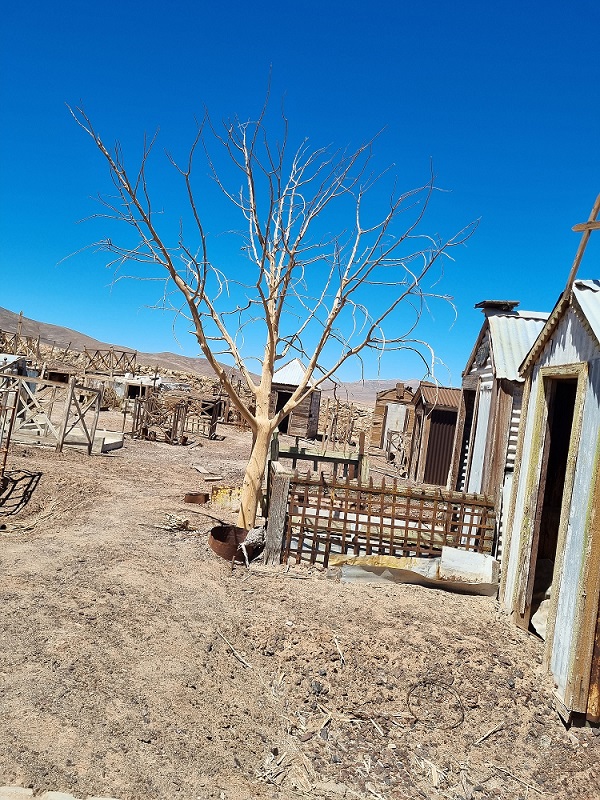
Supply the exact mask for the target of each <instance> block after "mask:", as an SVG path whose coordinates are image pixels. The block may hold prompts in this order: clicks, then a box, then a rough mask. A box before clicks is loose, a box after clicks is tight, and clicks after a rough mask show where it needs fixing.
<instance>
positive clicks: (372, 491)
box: [271, 474, 495, 566]
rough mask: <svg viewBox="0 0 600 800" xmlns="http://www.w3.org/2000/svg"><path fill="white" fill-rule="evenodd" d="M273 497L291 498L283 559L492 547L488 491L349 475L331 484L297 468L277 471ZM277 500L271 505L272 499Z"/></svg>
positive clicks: (312, 560) (481, 550)
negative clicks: (283, 472) (469, 491)
mask: <svg viewBox="0 0 600 800" xmlns="http://www.w3.org/2000/svg"><path fill="white" fill-rule="evenodd" d="M277 480H278V481H280V482H281V481H282V480H283V481H285V483H286V484H287V487H288V488H287V492H285V491H284V492H283V493H282V491H281V488H280V487H279V488H277V487H275V482H274V484H273V489H274V491H272V496H278V497H280V498H283V496H285V501H286V514H285V518H284V517H283V514H281V513H280V512H278V510H277V509H276V508H273V507H272V508H271V512H272V513H273V514H274V518H278V517H279V518H280V519H281V521H282V529H283V535H282V547H281V557H282V559H283V560H284V561H286V560H287V559H288V558H289V557H290V556H292V557H293V558H295V560H296V562H300V561H308V562H309V563H311V564H314V563H320V564H322V565H324V566H327V564H328V562H329V556H330V555H331V554H334V553H335V554H347V555H353V556H360V555H389V556H418V557H419V556H420V557H434V556H439V555H440V554H441V550H442V547H443V546H450V547H458V548H461V549H464V550H471V551H475V552H478V553H491V551H492V546H493V542H494V521H495V512H494V502H493V499H492V498H490V497H487V496H484V495H475V494H466V493H463V492H452V491H447V490H444V489H437V488H435V489H434V488H426V487H422V486H419V487H415V486H412V487H411V486H405V485H399V484H398V482H397V481H396V480H394V481H393V482H386V480H385V478H384V479H383V480H382V481H381V484H379V485H375V484H374V483H373V481H372V479H371V480H370V481H369V482H368V484H362V485H361V484H360V483H359V482H357V481H351V480H350V479H347V480H346V481H341V482H335V483H333V482H327V481H326V480H323V478H322V477H321V478H318V477H314V476H311V475H305V476H301V475H298V474H293V475H291V476H290V475H287V476H283V475H281V474H279V475H277V476H275V481H277ZM272 505H273V504H272Z"/></svg>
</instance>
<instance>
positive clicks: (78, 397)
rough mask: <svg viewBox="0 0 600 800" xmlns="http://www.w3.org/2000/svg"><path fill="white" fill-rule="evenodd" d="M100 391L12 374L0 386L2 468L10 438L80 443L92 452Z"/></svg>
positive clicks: (27, 441) (55, 443)
mask: <svg viewBox="0 0 600 800" xmlns="http://www.w3.org/2000/svg"><path fill="white" fill-rule="evenodd" d="M101 400H102V390H101V389H93V388H90V387H89V386H82V385H80V384H78V383H77V382H76V379H75V377H72V378H71V379H70V380H69V382H68V383H67V384H64V383H56V382H54V381H49V380H46V379H44V378H33V377H24V376H17V375H13V376H10V377H7V378H5V379H4V381H3V382H2V384H1V385H0V440H1V442H2V444H1V446H0V451H1V455H2V461H1V463H2V467H3V468H4V465H5V463H6V454H7V452H8V447H9V444H10V441H11V440H12V441H15V442H19V443H21V444H41V445H47V446H54V447H55V448H56V450H57V451H58V452H61V451H62V449H63V447H64V445H66V444H68V445H77V446H83V447H85V448H86V449H87V451H88V454H89V453H91V452H92V447H93V444H94V436H95V434H96V427H97V425H98V417H99V414H100V404H101Z"/></svg>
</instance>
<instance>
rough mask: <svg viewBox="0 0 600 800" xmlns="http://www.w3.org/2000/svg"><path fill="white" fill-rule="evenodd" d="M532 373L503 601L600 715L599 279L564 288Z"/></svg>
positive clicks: (572, 696) (577, 699) (557, 672)
mask: <svg viewBox="0 0 600 800" xmlns="http://www.w3.org/2000/svg"><path fill="white" fill-rule="evenodd" d="M520 372H521V375H522V376H523V377H524V378H525V381H526V383H525V393H524V398H523V421H522V424H521V430H520V434H519V443H518V450H517V458H516V471H515V479H514V490H513V494H512V497H511V502H510V511H509V519H508V526H507V539H506V545H505V556H504V569H503V578H502V583H501V588H500V599H501V602H502V603H503V605H504V606H505V607H506V608H507V609H508V610H509V611H511V612H512V613H513V615H514V618H515V621H516V622H517V624H518V625H519V626H520V627H523V628H525V629H527V628H528V627H529V625H530V623H531V624H532V626H533V627H534V628H535V629H536V630H537V631H538V633H539V634H540V635H541V636H542V638H545V640H546V651H545V653H546V660H545V663H546V666H547V668H548V670H549V671H550V672H551V674H552V676H553V678H554V682H555V685H556V690H555V696H556V700H557V707H558V709H559V711H560V712H561V714H562V715H563V716H564V717H565V718H566V719H568V718H569V717H570V715H571V714H572V713H573V712H576V713H581V714H585V715H586V716H587V718H588V719H589V720H592V721H595V722H598V721H600V620H599V613H598V611H599V605H598V604H599V596H600V513H599V512H600V475H599V471H598V464H599V460H600V281H575V282H574V283H573V285H572V288H570V289H569V288H567V290H566V291H565V292H564V293H563V295H561V298H560V300H559V302H558V304H557V305H556V306H555V308H554V310H553V311H552V313H551V315H550V317H549V318H548V321H547V322H546V324H545V325H544V327H543V329H542V331H541V333H540V335H539V337H538V338H537V340H536V342H535V344H534V345H533V347H532V349H531V351H530V353H529V355H528V356H527V357H526V359H525V360H524V362H523V365H522V366H521V370H520Z"/></svg>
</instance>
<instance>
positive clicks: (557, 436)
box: [530, 378, 577, 639]
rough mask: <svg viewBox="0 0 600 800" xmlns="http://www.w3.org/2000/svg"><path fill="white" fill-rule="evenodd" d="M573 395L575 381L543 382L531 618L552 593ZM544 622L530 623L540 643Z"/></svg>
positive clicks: (543, 631)
mask: <svg viewBox="0 0 600 800" xmlns="http://www.w3.org/2000/svg"><path fill="white" fill-rule="evenodd" d="M576 395H577V379H576V378H566V379H558V378H551V379H546V396H547V397H548V420H547V424H546V438H545V442H544V449H543V452H542V469H541V473H540V486H539V493H538V502H537V512H536V528H537V531H536V532H534V546H533V550H532V554H531V555H532V560H533V559H535V563H534V564H532V565H531V567H532V569H531V572H530V576H532V577H533V586H532V587H531V590H530V591H531V614H532V616H535V615H536V614H537V612H538V610H543V608H544V604H545V606H547V605H548V602H547V601H549V599H550V594H551V592H552V579H553V575H554V564H555V561H556V552H557V547H558V535H559V529H560V518H561V512H562V506H563V497H564V490H565V481H566V477H567V463H568V456H569V445H570V442H571V432H572V430H573V418H574V415H575V398H576ZM536 542H537V544H536ZM531 580H532V578H531V577H530V582H531ZM545 621H546V620H545V619H544V618H543V615H542V618H541V619H540V621H539V623H540V625H541V628H539V625H538V622H536V621H535V620H534V622H533V629H534V630H535V632H537V633H538V634H539V635H540V636H542V638H544V639H545V638H546V637H545ZM538 628H539V629H538Z"/></svg>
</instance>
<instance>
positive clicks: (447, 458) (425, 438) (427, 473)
mask: <svg viewBox="0 0 600 800" xmlns="http://www.w3.org/2000/svg"><path fill="white" fill-rule="evenodd" d="M460 393H461V392H460V389H451V388H449V387H447V386H436V385H435V384H433V383H428V382H426V381H422V382H421V384H420V385H419V388H418V389H417V391H416V392H415V396H414V398H413V406H414V420H415V421H414V428H413V435H412V441H411V447H410V467H409V474H408V477H409V479H410V480H413V481H416V482H417V483H429V484H433V485H435V486H446V485H447V484H448V478H449V473H450V467H451V463H452V450H453V444H454V434H455V430H456V420H457V417H458V406H459V403H460Z"/></svg>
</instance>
